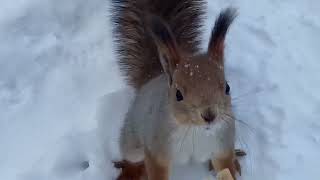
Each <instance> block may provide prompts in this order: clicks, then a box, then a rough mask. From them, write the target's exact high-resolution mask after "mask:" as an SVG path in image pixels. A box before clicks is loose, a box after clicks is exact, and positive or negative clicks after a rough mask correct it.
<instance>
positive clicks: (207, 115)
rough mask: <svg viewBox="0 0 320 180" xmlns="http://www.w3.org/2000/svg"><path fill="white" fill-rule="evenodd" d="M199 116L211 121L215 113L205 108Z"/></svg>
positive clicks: (208, 121)
mask: <svg viewBox="0 0 320 180" xmlns="http://www.w3.org/2000/svg"><path fill="white" fill-rule="evenodd" d="M201 117H202V118H203V120H204V121H205V122H207V123H211V122H212V121H213V120H214V119H215V118H216V115H215V114H214V113H213V112H211V111H210V110H206V111H205V112H204V113H203V114H201Z"/></svg>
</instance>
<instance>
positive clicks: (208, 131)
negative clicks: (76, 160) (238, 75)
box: [112, 0, 244, 180]
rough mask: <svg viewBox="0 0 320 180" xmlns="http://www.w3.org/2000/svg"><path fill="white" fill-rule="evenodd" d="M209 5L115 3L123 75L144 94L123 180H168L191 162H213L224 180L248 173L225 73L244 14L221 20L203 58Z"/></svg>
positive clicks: (184, 0)
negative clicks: (236, 24)
mask: <svg viewBox="0 0 320 180" xmlns="http://www.w3.org/2000/svg"><path fill="white" fill-rule="evenodd" d="M205 5H206V2H205V1H203V0H113V1H112V7H113V22H114V37H115V43H116V45H117V46H116V48H117V49H116V52H117V55H118V59H119V61H118V62H119V66H120V70H121V72H122V73H123V74H124V76H125V77H126V81H127V83H128V84H129V85H130V86H132V87H133V88H134V90H135V93H136V96H135V99H134V102H133V103H132V105H131V107H130V109H129V111H128V112H127V114H126V118H125V121H124V125H123V127H122V130H121V134H120V151H121V155H122V156H123V159H124V160H123V161H121V162H117V163H115V164H116V167H117V168H122V172H121V174H120V176H119V177H118V179H119V180H120V179H121V180H124V179H142V178H147V179H149V180H168V179H169V176H170V166H171V165H172V164H183V163H188V162H190V161H193V162H207V161H209V162H210V163H211V167H212V168H213V169H214V170H215V171H217V172H218V174H219V172H225V170H226V169H227V170H228V172H230V173H231V175H232V176H230V177H233V179H236V173H237V172H239V173H241V169H240V164H239V162H238V161H237V159H236V153H235V118H234V115H233V112H232V108H231V97H230V86H229V85H228V83H227V81H226V78H225V72H224V59H225V58H224V44H225V37H226V33H227V31H228V29H229V27H230V25H231V23H232V22H233V20H234V19H235V17H236V15H237V12H236V10H235V9H233V8H230V7H229V8H226V9H224V10H223V11H221V12H220V14H219V16H218V17H217V19H216V21H215V24H214V27H213V29H212V33H211V37H210V40H209V44H208V48H207V50H206V51H205V52H201V48H200V44H201V41H200V40H201V38H200V37H199V36H200V34H201V28H202V26H203V24H202V20H203V18H204V14H205V12H204V9H206V8H205ZM243 153H244V152H239V154H243ZM135 169H136V170H135ZM137 173H138V174H137ZM218 177H219V176H218ZM228 177H229V176H228ZM223 178H224V179H230V178H226V177H222V179H223Z"/></svg>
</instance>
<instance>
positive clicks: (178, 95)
mask: <svg viewBox="0 0 320 180" xmlns="http://www.w3.org/2000/svg"><path fill="white" fill-rule="evenodd" d="M176 98H177V101H182V100H183V96H182V93H181V91H180V90H178V89H177V92H176Z"/></svg>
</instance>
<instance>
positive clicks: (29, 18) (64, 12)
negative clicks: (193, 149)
mask: <svg viewBox="0 0 320 180" xmlns="http://www.w3.org/2000/svg"><path fill="white" fill-rule="evenodd" d="M230 5H231V6H233V7H236V8H238V11H239V16H238V17H237V19H236V20H235V22H234V24H233V25H232V27H231V28H230V32H229V34H228V35H227V42H226V68H227V72H226V73H227V79H228V81H229V84H230V86H231V92H232V98H233V104H234V110H235V113H236V117H237V147H238V148H242V149H244V150H246V151H247V153H248V155H247V157H245V158H243V159H241V164H242V168H243V175H242V177H241V178H240V179H244V180H257V179H260V180H271V179H272V180H286V179H288V180H289V179H290V180H301V179H317V178H318V175H317V171H318V168H317V167H318V161H319V159H320V154H319V152H320V121H319V118H320V114H319V112H320V94H319V93H318V92H320V85H319V83H318V82H320V74H319V72H320V62H319V58H320V36H319V32H320V11H319V7H320V1H318V0H309V1H307V2H306V1H298V0H291V1H288V0H283V1H275V0H260V1H252V0H232V1H231V0H227V1H226V0H214V1H208V10H207V11H208V15H207V20H206V22H205V23H206V28H205V31H204V33H203V34H204V38H203V39H204V40H205V41H204V44H203V47H205V46H206V44H207V41H206V40H208V39H209V35H210V30H211V28H212V26H213V23H214V20H215V17H216V16H217V15H218V13H219V12H220V10H221V9H223V8H225V7H227V6H230ZM109 10H110V4H109V1H105V0H91V1H85V0H69V1H63V0H55V1H53V0H29V1H22V0H20V1H15V2H13V1H9V0H4V1H3V2H2V3H1V6H0V144H1V148H0V179H5V180H43V179H46V180H80V179H81V180H86V179H88V180H89V179H90V180H91V179H95V180H112V179H115V177H116V176H117V174H118V173H119V172H118V170H116V169H114V168H113V166H112V161H114V160H119V159H121V157H120V155H119V148H118V136H119V131H120V128H121V125H122V122H123V119H124V116H125V113H126V111H127V109H128V107H129V105H130V102H131V100H132V99H133V97H134V92H133V91H132V89H130V88H128V87H126V86H125V83H124V81H123V79H122V78H121V76H120V73H119V70H118V67H117V65H116V56H115V54H114V52H113V48H114V47H113V46H114V44H113V43H112V33H111V28H112V27H111V24H110V11H109ZM172 179H175V180H178V179H190V180H194V179H214V176H213V173H212V172H209V171H208V170H207V167H206V165H203V164H200V165H197V164H196V165H188V166H184V167H173V173H172Z"/></svg>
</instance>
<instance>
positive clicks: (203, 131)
mask: <svg viewBox="0 0 320 180" xmlns="http://www.w3.org/2000/svg"><path fill="white" fill-rule="evenodd" d="M216 131H217V127H205V126H183V127H179V128H178V129H177V130H176V131H175V132H174V133H173V135H172V136H171V138H172V139H171V157H172V160H173V161H174V163H178V164H185V163H188V162H190V161H193V162H205V161H207V160H210V159H211V158H212V157H213V156H214V155H215V153H217V152H219V149H220V143H221V142H220V141H219V140H218V138H217V136H216V133H217V132H216Z"/></svg>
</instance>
